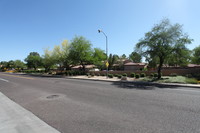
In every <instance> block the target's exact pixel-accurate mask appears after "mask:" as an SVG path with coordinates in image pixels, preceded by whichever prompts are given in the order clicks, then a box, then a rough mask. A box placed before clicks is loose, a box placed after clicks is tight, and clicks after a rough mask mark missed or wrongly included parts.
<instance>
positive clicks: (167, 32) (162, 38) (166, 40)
mask: <svg viewBox="0 0 200 133" xmlns="http://www.w3.org/2000/svg"><path fill="white" fill-rule="evenodd" d="M191 42H192V39H190V38H189V37H188V35H187V34H186V33H183V30H182V26H181V25H180V24H174V25H172V24H171V23H170V21H169V19H163V20H162V21H161V23H159V24H156V25H155V26H154V27H153V28H152V29H151V31H149V32H147V33H146V34H145V36H144V38H142V39H140V41H139V42H138V43H137V44H136V48H137V49H138V50H139V51H140V53H141V54H142V55H143V56H144V57H146V59H147V60H148V61H149V62H151V63H153V64H158V78H159V79H160V78H161V69H162V66H163V64H164V63H165V62H166V60H168V59H169V58H170V57H171V55H172V53H173V54H178V52H177V47H179V46H181V47H185V45H186V44H190V43H191ZM185 48H186V47H185Z"/></svg>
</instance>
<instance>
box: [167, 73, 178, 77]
mask: <svg viewBox="0 0 200 133" xmlns="http://www.w3.org/2000/svg"><path fill="white" fill-rule="evenodd" d="M169 76H170V77H176V76H177V74H176V73H171V74H170V75H169Z"/></svg>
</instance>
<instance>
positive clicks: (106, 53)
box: [106, 36, 108, 78]
mask: <svg viewBox="0 0 200 133" xmlns="http://www.w3.org/2000/svg"><path fill="white" fill-rule="evenodd" d="M107 62H108V37H107V36H106V63H107ZM106 78H108V66H107V67H106Z"/></svg>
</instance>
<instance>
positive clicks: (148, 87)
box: [113, 82, 180, 90]
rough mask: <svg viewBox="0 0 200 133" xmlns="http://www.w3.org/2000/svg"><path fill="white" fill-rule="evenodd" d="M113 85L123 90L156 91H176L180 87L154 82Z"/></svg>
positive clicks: (116, 83) (115, 83)
mask: <svg viewBox="0 0 200 133" xmlns="http://www.w3.org/2000/svg"><path fill="white" fill-rule="evenodd" d="M113 85H115V86H117V87H119V88H123V89H140V90H154V89H155V88H160V89H165V88H167V89H176V88H178V87H180V86H178V85H167V84H159V83H152V82H113Z"/></svg>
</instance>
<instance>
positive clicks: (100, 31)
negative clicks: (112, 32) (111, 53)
mask: <svg viewBox="0 0 200 133" xmlns="http://www.w3.org/2000/svg"><path fill="white" fill-rule="evenodd" d="M98 32H99V33H103V34H104V36H105V37H106V78H108V65H109V64H108V37H107V35H106V34H105V33H104V32H103V31H102V30H98Z"/></svg>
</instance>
